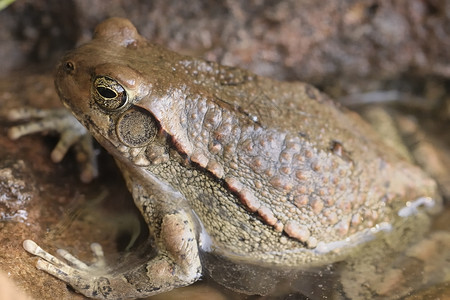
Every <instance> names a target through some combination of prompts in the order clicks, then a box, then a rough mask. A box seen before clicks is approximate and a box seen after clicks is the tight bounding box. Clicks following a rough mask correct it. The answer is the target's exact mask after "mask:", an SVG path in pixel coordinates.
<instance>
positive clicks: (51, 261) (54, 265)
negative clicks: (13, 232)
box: [23, 240, 106, 281]
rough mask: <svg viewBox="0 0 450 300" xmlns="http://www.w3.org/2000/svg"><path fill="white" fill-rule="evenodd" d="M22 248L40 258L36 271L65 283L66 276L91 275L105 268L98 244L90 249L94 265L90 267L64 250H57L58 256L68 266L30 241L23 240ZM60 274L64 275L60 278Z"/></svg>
mask: <svg viewBox="0 0 450 300" xmlns="http://www.w3.org/2000/svg"><path fill="white" fill-rule="evenodd" d="M23 248H24V249H25V250H26V251H27V252H29V253H30V254H33V255H36V256H38V257H40V258H41V259H39V260H38V262H37V268H38V269H41V270H44V271H46V272H48V273H50V274H52V275H54V276H56V277H58V278H61V279H63V280H65V281H67V280H66V279H67V278H66V276H67V274H75V273H76V274H78V273H79V274H78V275H81V273H80V272H87V273H92V272H95V271H101V272H103V271H104V269H105V266H106V261H105V256H104V254H103V249H102V247H101V246H100V244H98V243H93V244H92V245H91V249H92V252H93V254H94V263H93V264H91V265H87V264H86V263H84V262H83V261H81V260H79V259H78V258H76V257H75V256H73V255H72V254H70V253H69V252H68V251H67V250H65V249H58V250H57V253H58V255H59V256H61V257H62V258H64V260H65V261H67V262H69V264H70V265H69V264H67V263H66V262H63V261H62V260H60V259H59V258H57V257H55V256H53V255H51V254H50V253H48V252H47V251H45V250H44V249H42V248H41V247H39V246H38V245H37V244H36V243H35V242H33V241H31V240H25V241H24V242H23ZM62 273H64V274H65V275H64V276H61V274H62Z"/></svg>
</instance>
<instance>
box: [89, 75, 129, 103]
mask: <svg viewBox="0 0 450 300" xmlns="http://www.w3.org/2000/svg"><path fill="white" fill-rule="evenodd" d="M91 92H92V97H93V98H94V100H95V102H96V103H97V104H98V105H99V106H100V107H101V108H103V109H104V110H107V111H114V110H118V109H120V108H122V107H124V106H125V104H127V102H128V95H127V92H126V91H125V89H124V88H123V87H122V86H121V85H120V84H119V83H118V82H117V81H116V80H114V79H112V78H109V77H106V76H99V77H96V78H95V80H94V83H93V85H92V91H91Z"/></svg>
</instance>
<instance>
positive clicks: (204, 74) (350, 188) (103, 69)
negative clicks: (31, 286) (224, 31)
mask: <svg viewBox="0 0 450 300" xmlns="http://www.w3.org/2000/svg"><path fill="white" fill-rule="evenodd" d="M55 86H56V90H57V93H58V95H59V97H60V99H61V101H62V103H63V104H64V106H65V107H66V108H68V110H69V111H71V113H72V114H73V115H74V117H75V118H76V119H77V120H78V121H79V122H80V123H81V124H83V125H84V127H85V128H87V130H88V131H89V133H90V134H91V135H92V136H93V137H94V138H95V139H96V140H97V141H98V142H99V144H101V145H102V147H103V148H104V149H106V151H107V152H109V153H110V154H111V155H112V156H113V157H114V159H115V161H116V163H117V165H118V167H119V169H120V171H121V172H122V175H123V177H124V179H125V182H126V185H127V188H128V189H129V191H130V193H131V195H132V197H133V200H134V202H135V205H136V206H137V207H138V209H139V210H140V212H141V214H142V216H143V218H144V220H145V222H146V224H147V226H148V232H149V238H148V239H149V241H148V243H149V244H150V245H151V250H150V247H149V250H148V251H144V252H143V253H140V256H139V257H134V259H132V256H127V257H126V259H125V260H124V261H122V262H119V263H118V265H117V266H112V265H109V264H108V263H107V262H106V259H105V255H104V253H103V250H102V247H101V246H100V245H99V244H96V243H93V244H92V245H91V248H92V252H93V255H94V257H95V260H94V261H95V263H93V264H91V265H88V264H87V263H85V262H83V261H81V260H79V259H78V258H76V257H74V256H73V255H72V254H70V253H69V252H68V251H66V250H62V249H60V250H58V254H59V256H61V257H62V259H60V258H57V257H55V256H53V255H52V254H50V253H48V252H47V251H45V250H44V249H42V248H41V247H40V246H38V244H37V243H36V242H34V241H31V240H25V241H24V242H23V247H24V248H25V250H26V251H27V252H29V253H30V254H32V255H35V256H38V257H39V260H38V261H37V267H38V268H39V269H41V270H44V271H45V272H47V273H49V274H51V275H53V276H55V277H56V278H59V279H61V280H63V281H64V282H66V283H67V284H69V285H70V286H72V287H73V288H74V290H75V291H77V292H79V293H81V294H83V295H85V296H86V297H90V298H96V299H128V298H142V297H146V296H151V295H155V294H159V293H163V292H167V291H170V290H172V289H175V288H179V287H184V286H188V285H191V284H193V283H194V282H197V281H199V280H200V279H201V278H203V277H204V276H206V275H207V276H209V277H211V278H212V279H213V280H215V281H216V282H218V283H219V284H221V285H223V286H225V287H226V288H228V289H231V290H234V291H238V292H241V293H244V294H259V295H268V294H271V293H273V291H274V289H275V288H276V286H277V285H278V284H279V282H278V280H277V276H280V278H282V277H283V276H282V275H285V277H289V276H290V275H291V274H296V275H295V276H300V280H301V276H302V275H301V274H304V273H305V272H306V273H308V272H315V271H316V270H322V271H326V270H330V269H331V268H333V266H339V265H344V269H345V271H344V272H343V273H352V271H353V270H359V269H358V268H357V267H355V265H359V266H364V267H367V266H372V267H373V266H374V264H373V263H372V261H373V260H374V259H375V255H378V256H380V255H381V257H382V258H383V259H386V257H384V256H387V255H386V254H387V253H397V252H398V251H401V250H402V249H405V248H408V247H409V246H410V245H411V244H413V243H414V242H415V241H417V240H420V239H421V238H422V237H423V236H424V235H425V234H426V232H427V231H428V229H429V228H430V226H431V221H432V218H433V215H435V214H436V213H438V212H439V211H440V210H441V209H442V198H441V197H440V195H439V191H438V188H437V185H436V182H435V180H434V179H432V178H431V177H430V176H429V175H428V174H427V173H426V172H424V171H423V170H421V169H420V168H419V167H417V166H416V165H414V164H412V163H411V162H410V161H408V160H407V159H405V158H404V157H403V156H402V155H401V154H400V153H398V152H397V151H396V150H395V149H394V148H392V147H391V146H389V145H387V144H386V143H385V142H384V141H383V139H382V138H381V137H380V136H379V135H378V134H377V133H376V132H375V131H374V130H373V129H372V128H371V126H370V125H369V124H368V123H366V122H365V121H364V120H362V119H361V117H360V116H359V115H358V114H356V113H354V112H352V111H350V110H348V109H346V108H344V107H342V106H341V105H339V104H338V103H337V102H335V101H334V100H332V99H331V98H329V97H328V96H327V95H325V94H324V93H321V92H320V91H319V90H318V89H316V88H315V87H313V86H312V85H309V84H307V83H303V82H281V81H277V80H274V79H270V78H266V77H262V76H258V75H255V74H253V73H251V72H250V71H247V70H244V69H241V68H238V67H231V66H224V65H220V64H218V63H216V62H211V61H206V60H202V59H200V58H194V57H190V56H185V55H181V54H178V53H176V52H172V51H170V50H168V49H165V48H164V47H162V46H160V45H157V44H154V43H151V42H150V41H148V40H147V39H145V38H144V37H143V36H141V35H140V34H139V33H138V31H137V29H136V28H135V27H134V26H133V24H132V23H131V22H130V21H129V20H127V19H122V18H111V19H107V20H105V21H103V22H102V23H100V24H99V25H98V26H97V27H96V29H95V31H94V35H93V38H92V40H91V41H89V42H87V43H86V44H84V45H81V46H80V47H78V48H77V49H75V50H73V51H71V52H69V53H68V54H67V55H65V56H64V57H63V58H62V60H61V62H60V63H59V64H58V66H57V71H56V76H55ZM29 115H33V113H29ZM34 115H39V114H34ZM65 120H66V122H68V123H70V122H72V121H73V119H70V118H66V119H65ZM67 120H69V121H67ZM70 120H72V121H70ZM55 127H58V126H55ZM67 127H70V126H67ZM65 128H66V126H65ZM77 130H78V132H82V130H80V129H79V128H78V129H77ZM14 132H15V136H20V135H21V134H20V133H18V132H17V130H16V131H14ZM82 133H83V134H84V132H82ZM63 135H64V134H63ZM70 140H71V141H73V140H74V139H73V138H72V139H70ZM69 144H70V143H69ZM67 147H68V145H64V146H61V147H60V149H64V150H62V152H64V151H65V149H66V148H67ZM91 152H92V151H91ZM56 156H57V157H59V156H60V153H59V152H58V153H57V154H56ZM399 249H400V250H399ZM296 272H298V273H296ZM330 272H331V271H330ZM255 274H263V276H262V277H258V280H251V277H252V276H253V277H254V276H255ZM297 274H300V275H297ZM355 274H356V273H355ZM357 274H359V273H357ZM333 276H334V275H333ZM249 278H250V279H249ZM261 278H262V279H261ZM256 281H259V282H260V283H258V282H256ZM261 282H262V283H261ZM345 282H346V281H345V280H344V281H342V283H341V285H345V284H346V283H345ZM361 288H362V289H364V291H362V292H361V293H360V294H359V296H358V295H357V296H355V297H353V296H352V298H354V299H357V298H358V297H360V298H361V299H364V298H367V297H369V296H371V297H372V296H373V297H374V298H375V296H379V297H386V293H385V292H380V289H375V288H371V287H367V286H363V287H361ZM343 289H344V291H343V292H342V295H346V293H347V291H345V286H344V287H343ZM385 290H386V289H385ZM349 294H350V292H348V294H347V295H349Z"/></svg>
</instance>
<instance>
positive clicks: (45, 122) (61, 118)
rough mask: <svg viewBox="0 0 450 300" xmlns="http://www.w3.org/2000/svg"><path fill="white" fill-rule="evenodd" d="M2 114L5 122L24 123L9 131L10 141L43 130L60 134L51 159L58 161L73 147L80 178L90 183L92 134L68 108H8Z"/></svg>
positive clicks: (94, 174) (93, 160)
mask: <svg viewBox="0 0 450 300" xmlns="http://www.w3.org/2000/svg"><path fill="white" fill-rule="evenodd" d="M2 115H3V117H4V118H5V119H7V120H8V121H12V122H22V123H23V124H20V125H15V126H12V127H11V128H10V129H9V130H8V136H9V138H10V139H12V140H16V139H18V138H20V137H22V136H24V135H29V134H33V133H39V132H44V131H53V132H57V133H59V134H60V139H59V141H58V144H57V145H56V147H55V148H54V149H53V151H52V153H51V158H52V160H53V161H54V162H60V161H61V160H62V159H63V158H64V156H65V155H66V153H67V151H68V150H69V148H70V147H72V146H74V148H75V151H76V159H77V162H78V164H79V165H80V168H81V174H80V178H81V180H82V181H83V182H89V181H91V180H92V179H94V178H95V177H97V175H98V170H97V160H96V154H95V150H94V147H93V141H92V136H91V135H90V134H89V132H88V131H87V129H86V128H85V127H84V126H83V125H81V124H80V122H78V121H77V120H76V119H75V117H74V116H73V115H72V114H71V113H70V112H69V111H68V110H67V109H65V108H54V109H39V108H33V107H25V108H16V109H10V110H8V111H7V112H2Z"/></svg>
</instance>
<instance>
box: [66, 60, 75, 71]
mask: <svg viewBox="0 0 450 300" xmlns="http://www.w3.org/2000/svg"><path fill="white" fill-rule="evenodd" d="M64 68H65V70H66V72H72V71H74V70H75V65H74V64H73V62H71V61H68V62H66V64H65V65H64Z"/></svg>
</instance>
